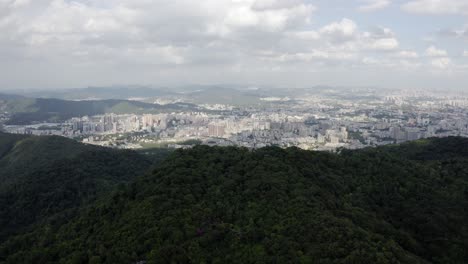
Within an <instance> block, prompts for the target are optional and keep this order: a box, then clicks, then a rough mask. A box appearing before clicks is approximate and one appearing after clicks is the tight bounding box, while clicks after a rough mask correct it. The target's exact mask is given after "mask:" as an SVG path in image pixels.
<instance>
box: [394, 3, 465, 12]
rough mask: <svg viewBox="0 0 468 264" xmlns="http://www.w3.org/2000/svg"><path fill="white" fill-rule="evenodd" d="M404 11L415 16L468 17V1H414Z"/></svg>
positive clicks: (406, 5) (403, 6) (403, 7)
mask: <svg viewBox="0 0 468 264" xmlns="http://www.w3.org/2000/svg"><path fill="white" fill-rule="evenodd" d="M402 9H403V10H404V11H406V12H409V13H414V14H431V15H455V14H460V15H468V0H413V1H410V2H408V3H406V4H404V5H402Z"/></svg>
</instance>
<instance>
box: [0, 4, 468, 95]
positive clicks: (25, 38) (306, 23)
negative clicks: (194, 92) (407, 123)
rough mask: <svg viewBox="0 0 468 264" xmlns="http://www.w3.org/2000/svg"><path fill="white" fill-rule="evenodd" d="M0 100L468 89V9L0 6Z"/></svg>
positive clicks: (436, 6)
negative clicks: (49, 91) (175, 91)
mask: <svg viewBox="0 0 468 264" xmlns="http://www.w3.org/2000/svg"><path fill="white" fill-rule="evenodd" d="M0 73H1V74H0V90H1V89H3V90H7V89H8V90H11V89H17V88H22V89H24V88H61V87H63V88H69V87H84V86H93V85H100V86H104V85H122V84H141V85H153V86H167V85H181V84H215V83H232V84H245V85H262V86H265V85H274V86H286V87H304V86H313V85H318V84H328V85H341V86H344V85H349V86H356V85H366V86H381V87H389V88H391V87H395V88H404V89H412V88H425V87H434V88H458V89H465V90H468V0H231V1H228V0H76V1H70V0H0Z"/></svg>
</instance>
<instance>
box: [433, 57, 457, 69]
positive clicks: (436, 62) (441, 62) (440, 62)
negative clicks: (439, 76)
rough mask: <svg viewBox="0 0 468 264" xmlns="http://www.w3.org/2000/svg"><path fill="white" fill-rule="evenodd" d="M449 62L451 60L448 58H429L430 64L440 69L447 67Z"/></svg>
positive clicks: (449, 64)
mask: <svg viewBox="0 0 468 264" xmlns="http://www.w3.org/2000/svg"><path fill="white" fill-rule="evenodd" d="M451 64H452V60H450V59H449V58H437V59H433V60H431V65H432V66H433V67H435V68H438V69H442V70H444V69H447V68H449V67H450V66H451Z"/></svg>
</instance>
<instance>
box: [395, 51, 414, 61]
mask: <svg viewBox="0 0 468 264" xmlns="http://www.w3.org/2000/svg"><path fill="white" fill-rule="evenodd" d="M395 57H398V58H401V59H417V58H419V55H418V53H417V52H415V51H409V50H402V51H400V52H398V53H396V54H395Z"/></svg>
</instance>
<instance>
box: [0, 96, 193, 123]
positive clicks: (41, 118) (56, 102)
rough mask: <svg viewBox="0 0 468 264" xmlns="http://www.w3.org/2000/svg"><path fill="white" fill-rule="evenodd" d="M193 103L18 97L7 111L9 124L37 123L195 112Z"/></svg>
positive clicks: (12, 100) (11, 101)
mask: <svg viewBox="0 0 468 264" xmlns="http://www.w3.org/2000/svg"><path fill="white" fill-rule="evenodd" d="M196 108H197V107H196V106H195V105H191V104H182V103H176V104H168V105H158V104H149V103H143V102H138V101H129V100H95V101H66V100H60V99H46V98H37V99H33V98H16V99H10V100H6V101H5V102H4V107H3V109H4V111H5V112H9V113H10V114H12V117H11V119H10V120H9V121H8V122H7V124H8V125H27V124H31V123H34V122H61V121H64V120H67V119H70V118H72V117H82V116H93V115H102V114H106V113H115V114H142V113H161V112H173V111H181V110H194V109H196Z"/></svg>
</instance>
